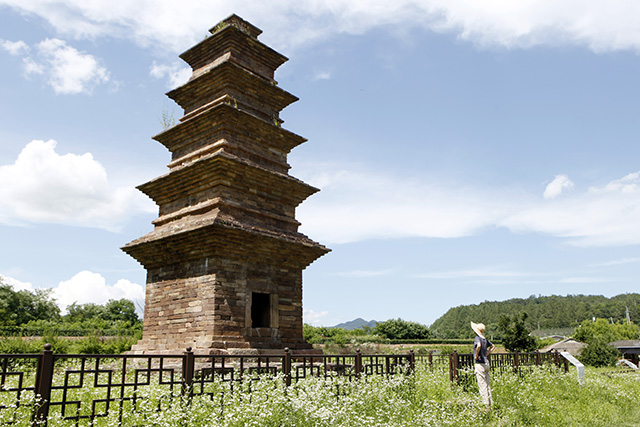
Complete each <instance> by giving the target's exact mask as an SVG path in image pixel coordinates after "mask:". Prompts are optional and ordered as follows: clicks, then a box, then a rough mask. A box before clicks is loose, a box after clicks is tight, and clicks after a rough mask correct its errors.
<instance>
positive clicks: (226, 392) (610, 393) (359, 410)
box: [0, 365, 640, 427]
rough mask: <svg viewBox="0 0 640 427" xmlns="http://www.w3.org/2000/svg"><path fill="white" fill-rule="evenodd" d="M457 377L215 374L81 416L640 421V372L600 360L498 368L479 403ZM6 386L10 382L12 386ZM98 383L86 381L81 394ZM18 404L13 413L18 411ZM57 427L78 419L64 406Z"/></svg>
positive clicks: (12, 418)
mask: <svg viewBox="0 0 640 427" xmlns="http://www.w3.org/2000/svg"><path fill="white" fill-rule="evenodd" d="M464 378H465V379H463V381H462V382H461V383H460V384H458V385H453V384H452V383H451V382H450V381H449V378H448V374H447V373H445V372H443V371H440V370H433V371H432V370H429V369H428V367H427V366H425V365H418V366H417V367H416V370H415V373H413V374H397V375H391V376H368V377H363V378H361V379H360V380H353V379H352V380H349V379H348V378H346V377H336V378H334V379H331V380H325V379H319V378H306V379H302V380H300V381H298V382H296V383H294V384H292V385H291V386H289V387H287V386H286V385H285V384H284V381H283V380H282V378H279V377H275V378H274V377H261V378H260V379H259V380H255V381H251V380H247V381H244V382H241V383H236V384H233V385H232V384H230V383H228V382H222V381H219V382H213V383H211V384H209V386H210V387H209V388H208V389H207V390H206V394H204V395H196V396H192V397H187V396H185V397H181V396H176V395H175V394H172V393H171V392H170V391H169V390H167V389H163V388H162V387H160V386H154V387H146V388H144V389H141V390H140V394H139V397H140V403H139V404H138V406H137V410H135V411H134V410H132V407H131V405H124V407H123V412H122V413H119V411H110V412H109V414H108V415H107V416H106V417H99V418H96V419H95V420H94V421H93V423H92V422H91V420H90V419H81V420H80V421H79V423H78V425H94V426H117V425H122V426H145V427H146V426H157V427H165V426H166V427H181V426H185V427H187V426H212V427H213V426H292V427H293V426H327V427H329V426H407V427H409V426H470V425H488V426H614V425H615V426H635V425H638V424H639V421H638V420H640V377H639V376H638V374H636V373H633V372H631V373H629V372H625V373H623V371H617V370H610V369H608V370H604V369H595V368H591V369H588V370H587V374H586V378H585V381H584V383H583V384H582V385H580V384H579V383H578V380H577V377H576V375H575V371H573V370H571V371H570V372H569V373H568V374H565V373H562V372H560V371H557V370H555V369H553V370H549V369H545V368H536V369H533V370H531V371H528V372H525V373H519V374H515V373H501V374H498V373H496V374H494V375H493V378H492V387H493V396H494V401H495V403H494V406H493V408H492V409H488V408H487V407H485V406H484V405H482V403H481V402H480V398H479V395H478V392H477V386H476V385H475V381H474V379H473V376H472V374H471V373H470V372H467V373H466V374H465V375H464ZM8 386H9V384H5V385H4V387H8ZM98 394H99V391H98V390H93V389H91V388H83V389H82V390H80V391H78V395H77V398H78V399H79V400H84V401H90V400H91V399H93V398H95V396H97V395H98ZM1 395H2V399H4V401H1V402H0V406H4V409H2V410H0V425H15V426H30V425H31V419H30V418H31V417H30V413H31V410H32V408H33V404H34V398H33V395H31V396H29V395H28V394H25V395H24V396H22V402H21V403H22V405H21V406H20V407H19V408H17V409H13V408H12V406H15V402H14V401H12V400H11V399H10V398H9V397H8V396H5V393H1ZM12 409H13V411H12ZM48 425H49V426H51V427H55V426H71V425H76V423H75V421H66V420H63V419H62V417H61V416H60V411H59V410H58V411H52V415H51V416H50V418H49V420H48Z"/></svg>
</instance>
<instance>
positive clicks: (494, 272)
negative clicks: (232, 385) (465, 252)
mask: <svg viewBox="0 0 640 427" xmlns="http://www.w3.org/2000/svg"><path fill="white" fill-rule="evenodd" d="M525 276H531V274H530V273H523V272H518V271H508V270H500V269H480V270H456V271H440V272H435V273H425V274H419V275H416V276H415V277H416V278H418V279H437V280H450V279H454V280H458V279H479V278H481V279H503V278H516V277H525Z"/></svg>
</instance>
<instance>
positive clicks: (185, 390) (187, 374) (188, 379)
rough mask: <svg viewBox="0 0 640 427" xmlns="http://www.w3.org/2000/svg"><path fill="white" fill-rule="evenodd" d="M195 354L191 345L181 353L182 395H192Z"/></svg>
mask: <svg viewBox="0 0 640 427" xmlns="http://www.w3.org/2000/svg"><path fill="white" fill-rule="evenodd" d="M195 359H196V358H195V355H194V354H193V352H192V351H191V347H187V351H185V352H184V353H183V358H182V395H183V396H184V395H185V394H186V395H188V396H189V398H191V396H193V376H194V374H195Z"/></svg>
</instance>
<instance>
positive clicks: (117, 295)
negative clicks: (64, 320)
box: [52, 271, 144, 313]
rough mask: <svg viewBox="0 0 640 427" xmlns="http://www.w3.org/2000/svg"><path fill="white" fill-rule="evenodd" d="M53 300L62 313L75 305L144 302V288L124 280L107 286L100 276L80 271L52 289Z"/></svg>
mask: <svg viewBox="0 0 640 427" xmlns="http://www.w3.org/2000/svg"><path fill="white" fill-rule="evenodd" d="M52 296H53V298H55V299H56V302H57V303H58V306H59V307H60V309H61V310H62V311H63V313H64V312H66V309H67V307H68V306H69V305H71V304H73V303H74V302H75V303H78V304H86V303H94V304H104V303H106V302H107V301H109V300H110V299H121V298H127V299H129V300H132V301H134V303H135V302H138V303H139V302H140V301H144V288H143V287H142V286H141V285H138V284H137V283H132V282H130V281H128V280H126V279H120V280H118V281H117V282H116V283H115V284H114V285H107V282H106V280H105V278H104V277H102V275H100V274H98V273H92V272H90V271H81V272H80V273H78V274H76V275H75V276H73V277H72V278H71V279H69V280H66V281H62V282H60V283H59V284H58V286H57V287H55V288H54V289H53V292H52Z"/></svg>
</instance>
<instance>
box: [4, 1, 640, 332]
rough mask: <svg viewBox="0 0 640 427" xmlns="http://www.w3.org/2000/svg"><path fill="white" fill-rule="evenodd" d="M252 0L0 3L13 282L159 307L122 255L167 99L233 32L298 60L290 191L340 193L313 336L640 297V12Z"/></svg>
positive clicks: (313, 231)
mask: <svg viewBox="0 0 640 427" xmlns="http://www.w3.org/2000/svg"><path fill="white" fill-rule="evenodd" d="M87 3H88V4H87ZM255 3H256V2H249V1H233V2H232V1H211V2H207V3H206V4H205V3H203V2H197V1H184V2H180V5H177V3H176V2H170V1H153V2H151V1H137V2H133V1H121V2H117V3H116V4H113V2H109V1H95V2H83V1H80V0H59V1H46V0H41V1H28V0H21V1H20V2H18V1H13V0H0V24H1V25H0V64H1V66H0V236H1V238H2V242H3V244H2V246H1V249H0V274H1V275H2V276H3V277H4V281H5V282H8V283H11V284H13V285H14V286H15V287H16V288H19V289H23V288H25V289H34V288H53V289H54V296H55V297H56V298H57V299H58V302H59V303H60V304H61V306H62V307H65V306H66V305H68V304H70V303H72V302H74V301H77V302H79V303H85V302H97V303H103V302H106V300H108V299H110V298H120V297H127V298H132V299H135V300H137V302H138V304H140V305H142V298H143V295H144V291H143V289H144V283H145V271H144V270H143V269H142V267H141V266H140V265H139V264H137V262H136V261H134V260H133V259H132V258H130V257H128V256H127V255H126V254H124V253H123V252H121V251H120V249H119V248H120V247H121V246H123V245H124V244H126V243H128V242H130V241H131V240H133V239H135V238H137V237H140V236H142V235H143V234H145V233H147V232H149V231H151V229H152V225H151V221H152V220H153V219H155V218H156V216H157V208H156V206H155V205H154V204H153V203H152V202H151V201H150V200H149V199H147V198H146V197H145V196H144V195H142V194H141V193H139V192H138V191H137V190H135V188H134V187H135V186H137V185H139V184H142V183H144V182H146V181H148V180H150V179H152V178H154V177H156V176H158V175H161V174H163V173H165V172H166V170H167V169H166V164H167V163H168V162H169V160H170V159H169V153H168V152H167V151H166V149H165V148H164V147H162V146H161V145H160V144H159V143H157V142H155V141H153V140H152V139H151V137H152V136H153V135H154V134H156V133H158V132H160V131H161V129H162V125H161V121H160V117H161V115H162V113H163V111H165V112H173V114H174V115H175V117H176V118H179V117H180V116H181V115H182V113H181V110H180V109H179V107H177V106H176V105H175V104H173V103H172V101H171V100H169V99H168V98H167V97H166V96H165V95H164V93H165V92H167V91H168V90H170V89H171V88H173V87H176V85H179V84H182V83H183V82H184V81H185V80H186V78H188V75H189V73H188V70H187V69H186V65H185V64H184V63H182V62H181V61H180V60H179V58H178V55H179V53H181V52H182V51H184V50H186V49H187V48H188V47H190V46H192V45H193V44H195V43H197V42H198V41H199V40H201V39H202V38H203V37H204V36H205V35H206V34H207V30H208V29H209V28H211V27H212V26H214V25H215V24H216V23H217V22H218V21H220V20H221V19H224V18H225V17H227V16H228V15H230V14H231V13H237V14H238V15H240V16H242V17H243V18H245V19H246V20H248V21H250V22H251V23H253V24H254V25H256V26H257V27H259V28H261V29H262V30H263V31H264V32H263V34H262V35H261V36H260V40H262V41H263V42H264V43H266V44H268V45H269V46H271V47H273V48H274V49H276V50H277V51H279V52H281V53H283V54H284V55H286V56H288V57H289V58H290V60H289V62H288V63H286V64H285V65H284V66H282V67H281V68H280V69H279V70H278V71H277V73H276V80H278V82H279V85H280V86H281V87H282V88H284V89H286V90H287V91H289V92H291V93H293V94H294V95H296V96H298V97H299V98H300V101H299V102H297V103H295V104H293V105H292V106H290V107H288V108H287V109H286V110H284V111H283V113H282V118H283V119H284V120H285V124H284V127H286V128H287V129H289V130H291V131H293V132H295V133H297V134H299V135H302V136H304V137H306V138H308V140H309V141H308V142H307V143H305V144H303V145H302V146H300V147H298V148H296V149H295V150H294V151H293V152H292V153H291V155H290V157H289V160H290V161H289V163H290V164H291V165H292V169H291V174H292V175H293V176H296V177H298V178H300V179H303V180H304V181H306V182H308V183H310V184H312V185H314V186H317V187H319V188H321V190H322V191H321V192H320V193H318V194H316V195H314V196H312V197H310V198H309V199H308V200H307V201H306V202H304V203H303V204H302V205H301V206H300V207H299V208H298V210H297V216H298V219H299V220H300V221H301V222H302V227H301V231H302V232H304V233H305V234H307V235H309V236H310V237H311V238H313V239H314V240H316V241H319V242H321V243H323V244H325V245H327V246H329V247H330V248H331V249H332V252H331V253H330V254H328V255H326V256H324V257H322V258H321V259H319V260H318V261H316V262H315V263H314V264H312V265H311V266H310V267H309V268H308V269H307V270H306V271H305V273H304V309H305V321H306V322H308V323H312V324H314V325H327V326H330V325H333V324H336V323H339V322H343V321H347V320H351V319H353V318H356V317H363V318H365V319H367V320H370V319H376V320H385V319H388V318H398V317H400V318H403V319H406V320H412V321H417V322H421V323H424V324H430V323H432V322H433V321H434V320H435V319H437V318H438V317H439V316H441V315H442V314H444V313H445V312H446V311H447V310H448V309H449V308H450V307H454V306H458V305H463V304H477V303H480V302H482V301H486V300H488V301H495V300H505V299H509V298H516V297H528V296H529V295H538V294H540V295H551V294H555V295H567V294H597V295H605V296H613V295H617V294H620V293H625V292H638V290H639V287H638V273H639V272H640V251H639V248H640V221H638V219H639V218H640V187H639V184H640V163H639V162H638V158H640V157H639V154H640V153H639V152H638V151H639V150H640V149H639V148H638V146H639V145H638V143H637V142H638V141H637V140H638V135H639V130H640V129H639V128H640V121H639V120H638V117H639V114H640V86H639V85H638V83H637V79H638V75H640V73H639V72H640V57H639V56H638V53H639V52H640V19H639V18H640V5H637V4H636V3H635V2H632V1H622V0H620V1H611V2H607V3H606V5H605V4H604V3H602V2H599V1H595V0H593V1H591V0H586V1H585V0H583V1H580V2H577V1H570V2H554V1H535V2H534V1H497V0H496V1H486V2H476V1H459V2H450V1H444V0H425V1H407V0H398V1H395V2H388V1H377V0H371V1H366V2H365V1H358V0H353V1H343V0H332V1H323V2H316V1H293V0H290V1H289V0H283V1H278V2H261V3H260V4H259V5H257V4H255ZM391 3H393V4H391ZM622 315H623V314H622V313H621V316H622ZM578 320H581V319H578ZM477 321H482V319H478V320H477Z"/></svg>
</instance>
